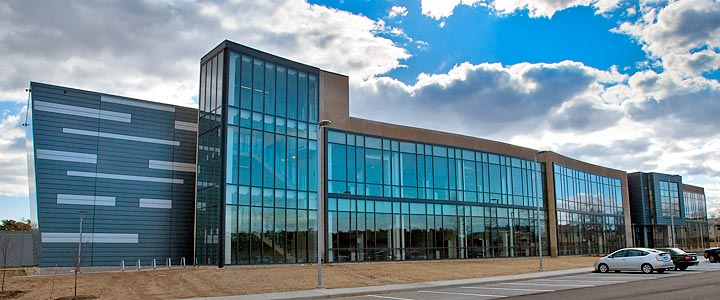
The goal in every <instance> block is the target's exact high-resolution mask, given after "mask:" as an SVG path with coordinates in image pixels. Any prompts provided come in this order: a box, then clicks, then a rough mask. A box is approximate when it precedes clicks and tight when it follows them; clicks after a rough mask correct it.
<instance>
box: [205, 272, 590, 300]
mask: <svg viewBox="0 0 720 300" xmlns="http://www.w3.org/2000/svg"><path fill="white" fill-rule="evenodd" d="M592 271H593V268H578V269H567V270H558V271H547V272H542V273H539V272H536V273H527V274H518V275H508V276H496V277H483V278H472V279H460V280H445V281H431V282H419V283H408V284H391V285H380V286H364V287H354V288H338V289H314V290H303V291H294V292H282V293H269V294H255V295H239V296H221V297H203V298H191V299H192V300H280V299H323V298H334V297H349V296H358V295H366V294H381V293H390V292H404V291H415V290H419V289H428V288H439V287H450V286H459V285H469V284H487V283H495V282H505V281H518V280H526V279H536V278H545V277H556V276H565V275H572V274H581V273H588V272H592Z"/></svg>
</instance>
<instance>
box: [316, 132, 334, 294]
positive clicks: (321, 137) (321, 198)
mask: <svg viewBox="0 0 720 300" xmlns="http://www.w3.org/2000/svg"><path fill="white" fill-rule="evenodd" d="M331 124H332V121H330V120H321V121H320V122H318V150H317V152H318V171H317V172H318V176H317V178H318V197H317V199H318V203H317V210H318V212H317V218H316V219H317V266H318V284H317V288H318V289H322V288H323V283H322V250H323V232H324V231H325V230H324V229H323V227H322V224H323V223H322V219H323V216H324V215H325V209H324V207H323V204H324V203H325V188H324V187H325V185H324V184H323V176H322V174H324V173H325V172H324V170H323V167H322V166H323V159H324V157H325V155H323V154H324V153H322V152H321V151H320V149H325V144H324V142H323V140H324V137H325V130H323V128H325V126H330V125H331Z"/></svg>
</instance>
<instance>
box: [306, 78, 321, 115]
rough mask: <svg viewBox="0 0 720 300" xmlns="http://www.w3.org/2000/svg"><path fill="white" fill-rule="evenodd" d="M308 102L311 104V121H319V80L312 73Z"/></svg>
mask: <svg viewBox="0 0 720 300" xmlns="http://www.w3.org/2000/svg"><path fill="white" fill-rule="evenodd" d="M308 104H309V105H310V123H317V122H318V115H319V114H318V80H317V76H315V75H310V78H309V82H308Z"/></svg>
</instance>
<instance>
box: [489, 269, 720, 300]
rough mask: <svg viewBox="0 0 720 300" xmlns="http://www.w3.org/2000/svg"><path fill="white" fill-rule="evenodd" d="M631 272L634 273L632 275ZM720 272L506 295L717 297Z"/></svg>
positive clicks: (635, 299) (630, 299)
mask: <svg viewBox="0 0 720 300" xmlns="http://www.w3.org/2000/svg"><path fill="white" fill-rule="evenodd" d="M633 275H634V274H633ZM719 276H720V272H693V273H690V274H687V275H684V276H672V277H666V278H658V279H656V280H652V281H646V280H642V281H639V280H638V281H633V282H628V283H622V284H613V285H610V286H596V287H591V288H581V289H570V290H561V291H556V292H552V293H543V294H535V295H525V296H517V297H507V298H503V299H512V300H525V299H533V300H550V299H553V300H555V299H583V300H596V299H597V300H601V299H603V300H609V299H623V300H651V299H652V300H658V299H663V300H667V299H718V298H720V295H718V293H717V290H716V288H717V285H718V283H719V282H720V280H718V277H719Z"/></svg>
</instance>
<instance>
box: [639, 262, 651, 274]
mask: <svg viewBox="0 0 720 300" xmlns="http://www.w3.org/2000/svg"><path fill="white" fill-rule="evenodd" d="M640 271H642V272H643V273H645V274H650V273H652V271H653V267H652V266H651V265H650V264H643V265H642V266H641V267H640Z"/></svg>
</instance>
